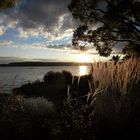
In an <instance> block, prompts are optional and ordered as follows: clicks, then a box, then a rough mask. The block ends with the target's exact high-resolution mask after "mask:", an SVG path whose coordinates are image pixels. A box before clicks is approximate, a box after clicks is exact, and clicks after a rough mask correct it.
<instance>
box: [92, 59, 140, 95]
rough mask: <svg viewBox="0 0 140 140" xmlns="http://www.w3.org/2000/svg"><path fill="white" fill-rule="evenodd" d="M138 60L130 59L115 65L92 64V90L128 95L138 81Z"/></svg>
mask: <svg viewBox="0 0 140 140" xmlns="http://www.w3.org/2000/svg"><path fill="white" fill-rule="evenodd" d="M139 60H140V59H139V58H135V59H134V58H131V59H129V60H127V61H124V62H121V63H116V64H114V62H106V63H103V62H97V63H94V64H93V65H92V69H91V74H92V77H93V83H92V86H93V89H94V90H101V91H102V92H104V93H105V92H111V93H121V94H126V93H129V92H130V91H131V89H132V88H133V85H136V84H137V83H138V82H139V80H140V61H139Z"/></svg>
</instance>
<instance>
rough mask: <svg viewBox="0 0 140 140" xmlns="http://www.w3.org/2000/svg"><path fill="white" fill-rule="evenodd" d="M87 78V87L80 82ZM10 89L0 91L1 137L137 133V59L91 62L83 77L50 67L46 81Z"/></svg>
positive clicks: (91, 138) (87, 139)
mask: <svg viewBox="0 0 140 140" xmlns="http://www.w3.org/2000/svg"><path fill="white" fill-rule="evenodd" d="M76 79H77V80H76ZM87 81H88V87H87V85H86V86H85V87H83V85H85V84H87ZM81 89H82V90H81ZM85 89H86V90H85ZM82 91H84V92H82ZM13 92H14V93H13V94H11V95H5V94H0V139H2V140H6V139H11V138H13V139H15V140H16V139H31V140H35V139H50V140H51V139H52V140H63V139H66V140H74V139H77V140H80V139H83V140H96V139H97V140H98V139H99V140H100V139H106V138H107V139H113V140H114V139H122V138H124V139H126V138H131V139H135V138H136V137H140V119H139V118H140V94H139V92H140V61H139V59H138V58H135V59H129V60H127V61H124V62H122V63H117V64H114V63H113V62H107V63H96V64H93V66H92V69H91V74H90V75H87V76H83V77H81V82H80V78H78V77H73V76H72V75H71V74H70V73H69V72H66V71H63V72H62V73H54V72H50V73H48V74H46V75H45V76H44V82H40V81H38V82H35V83H28V84H26V85H23V86H21V87H20V88H18V89H15V90H14V91H13ZM50 92H51V94H49V93H50ZM43 93H44V94H43ZM57 94H59V95H57ZM61 94H62V95H63V96H61ZM39 95H40V96H41V97H39ZM49 96H50V98H49ZM54 96H55V97H54ZM53 97H54V98H53ZM55 100H57V101H55Z"/></svg>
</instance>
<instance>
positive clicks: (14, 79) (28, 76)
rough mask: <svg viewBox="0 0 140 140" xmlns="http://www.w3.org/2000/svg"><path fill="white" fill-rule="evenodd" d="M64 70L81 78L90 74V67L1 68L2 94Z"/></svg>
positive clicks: (0, 84)
mask: <svg viewBox="0 0 140 140" xmlns="http://www.w3.org/2000/svg"><path fill="white" fill-rule="evenodd" d="M62 70H67V71H70V72H71V73H72V74H73V75H78V76H81V75H85V74H88V73H89V71H90V66H45V67H42V66H40V67H0V93H3V92H4V93H9V92H11V91H12V89H13V88H15V87H19V86H21V85H22V84H25V83H28V82H32V81H35V80H43V76H44V75H45V74H46V73H47V72H48V71H62Z"/></svg>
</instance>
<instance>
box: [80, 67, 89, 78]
mask: <svg viewBox="0 0 140 140" xmlns="http://www.w3.org/2000/svg"><path fill="white" fill-rule="evenodd" d="M88 73H89V69H88V67H87V66H79V75H80V76H81V75H86V74H88Z"/></svg>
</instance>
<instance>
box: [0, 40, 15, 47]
mask: <svg viewBox="0 0 140 140" xmlns="http://www.w3.org/2000/svg"><path fill="white" fill-rule="evenodd" d="M12 44H13V41H11V40H2V41H0V46H9V45H12Z"/></svg>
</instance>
